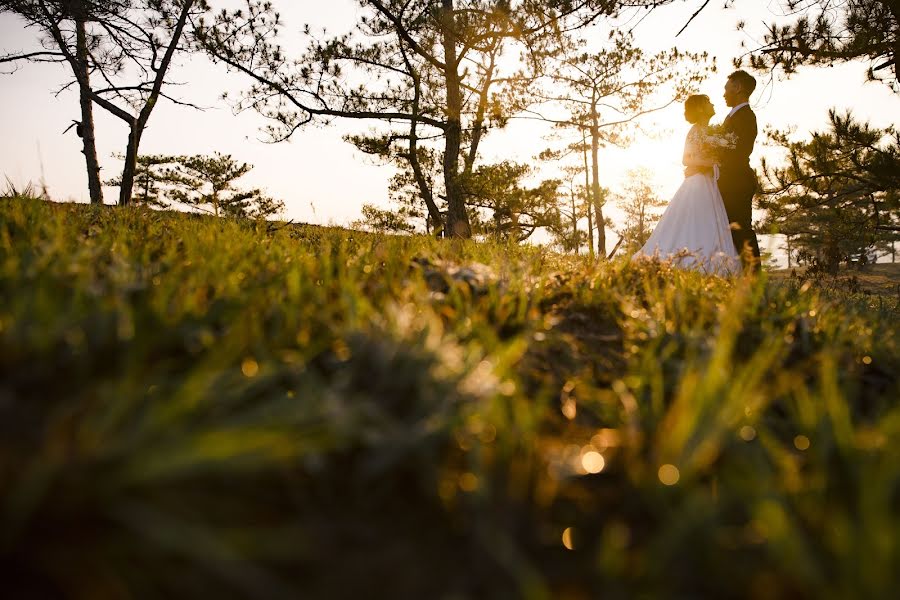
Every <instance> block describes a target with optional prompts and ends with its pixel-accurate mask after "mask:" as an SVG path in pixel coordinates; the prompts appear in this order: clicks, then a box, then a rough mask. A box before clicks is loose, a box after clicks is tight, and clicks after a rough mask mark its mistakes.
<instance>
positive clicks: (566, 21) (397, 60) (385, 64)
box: [0, 0, 900, 264]
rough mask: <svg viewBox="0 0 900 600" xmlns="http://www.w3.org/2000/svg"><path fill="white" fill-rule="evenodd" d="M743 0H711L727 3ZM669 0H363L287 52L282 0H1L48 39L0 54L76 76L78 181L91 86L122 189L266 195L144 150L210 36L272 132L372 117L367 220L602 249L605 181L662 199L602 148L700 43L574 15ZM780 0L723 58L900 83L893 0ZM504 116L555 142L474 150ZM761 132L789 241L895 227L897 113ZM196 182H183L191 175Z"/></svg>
mask: <svg viewBox="0 0 900 600" xmlns="http://www.w3.org/2000/svg"><path fill="white" fill-rule="evenodd" d="M742 1H743V0H730V1H729V2H727V3H726V4H728V5H733V6H736V7H739V6H740V4H741V2H742ZM673 2H674V0H628V1H625V0H578V1H572V0H545V1H541V2H538V1H536V0H357V4H358V8H359V11H358V15H359V16H358V19H357V22H356V23H355V24H354V27H353V28H352V30H351V31H350V32H349V33H346V34H342V35H333V34H329V33H328V32H313V31H312V30H311V29H310V28H309V27H306V28H304V30H303V35H304V42H305V43H304V45H303V47H302V49H301V50H300V51H299V52H298V53H292V52H289V51H287V50H286V49H285V48H284V47H283V46H282V29H283V24H282V22H281V18H280V15H279V13H278V11H277V5H278V3H277V2H273V1H269V0H244V2H243V3H242V6H240V7H239V8H235V9H224V10H218V11H217V12H214V11H213V10H212V8H211V6H210V4H209V3H208V2H207V1H206V0H105V1H102V2H101V1H99V0H0V12H3V13H8V14H14V15H17V16H18V17H19V18H20V19H22V20H23V23H24V25H25V26H26V27H28V28H31V29H33V30H34V31H35V33H36V37H37V39H38V40H39V41H40V43H41V45H42V49H40V50H36V51H22V52H18V53H16V52H13V53H9V54H6V55H3V56H0V64H4V65H12V66H13V67H14V68H17V67H18V65H19V64H20V63H23V62H32V63H41V62H57V63H62V64H65V65H67V67H68V71H69V73H70V77H69V80H68V82H67V83H65V84H64V88H67V87H73V88H75V89H77V90H78V92H79V94H78V98H79V118H78V119H77V120H76V122H75V124H74V125H75V129H76V132H77V133H78V135H79V136H80V137H81V140H82V152H83V154H84V157H85V165H86V170H87V176H88V186H89V189H90V196H91V200H92V202H102V201H103V192H102V188H103V182H102V181H101V179H100V170H99V161H98V157H97V151H96V135H95V131H94V126H93V110H94V107H99V108H100V109H101V110H105V111H107V112H109V113H110V114H112V115H114V116H116V117H117V118H118V119H119V120H120V121H122V122H123V123H124V124H125V125H126V126H127V142H126V143H125V145H124V151H123V152H122V154H121V157H122V160H123V162H124V166H123V170H122V173H121V175H120V176H119V177H117V178H116V179H115V180H113V181H112V182H107V183H114V184H115V185H117V186H118V187H119V198H118V203H119V204H120V205H128V204H131V203H133V202H141V203H147V204H153V203H154V202H156V199H157V197H156V196H155V195H154V193H156V192H153V190H152V189H151V188H152V187H153V186H160V187H159V190H161V191H159V193H160V194H164V196H165V202H167V203H175V204H179V205H180V204H186V205H190V206H193V207H195V208H198V209H202V210H209V211H210V212H212V213H214V214H230V212H229V211H232V209H234V210H238V208H235V207H243V208H240V209H239V210H238V211H239V212H249V213H253V212H254V211H257V212H260V213H268V214H271V211H270V210H269V209H268V208H259V207H265V206H270V207H271V206H275V205H277V204H278V203H277V202H275V201H271V203H274V204H271V203H270V200H269V199H267V198H265V195H264V194H262V193H261V192H259V191H254V192H253V193H251V192H235V191H232V190H226V189H225V188H222V189H217V187H216V186H217V185H220V183H221V180H217V179H216V177H225V178H226V179H227V178H228V177H232V181H233V179H236V178H237V177H239V176H240V175H241V174H243V173H241V170H242V168H243V167H242V165H241V164H240V163H238V162H237V161H234V159H231V157H221V156H219V157H160V156H143V155H141V153H140V143H141V139H142V136H143V132H144V131H145V129H146V127H147V124H148V122H149V120H150V118H151V115H152V113H153V111H154V108H155V107H156V106H157V105H158V104H159V102H160V101H162V100H168V101H171V102H176V103H180V104H184V105H187V106H193V105H192V104H191V103H190V102H189V101H188V100H185V99H182V98H178V97H175V96H174V95H172V94H171V91H170V90H171V88H172V81H171V70H172V69H171V66H172V64H173V62H175V61H176V59H177V57H178V56H189V55H204V56H206V57H208V58H209V59H210V60H212V61H213V62H215V63H220V64H224V65H225V66H227V68H228V69H229V70H231V71H233V72H235V73H237V74H239V75H240V76H241V77H242V78H243V79H244V80H245V81H246V82H247V86H246V87H245V88H244V89H243V91H242V92H241V93H240V94H238V95H237V96H236V97H234V98H230V101H231V102H232V106H233V108H234V109H236V110H238V111H240V110H254V111H256V112H258V113H259V114H260V115H262V116H263V117H264V118H265V119H266V120H267V121H268V125H267V126H266V128H265V130H266V132H267V134H268V135H269V137H270V138H271V140H272V141H274V142H277V141H282V140H287V139H289V138H291V137H292V136H293V135H294V134H295V133H297V132H298V131H301V130H303V129H304V128H305V127H308V126H313V125H321V124H328V123H331V122H333V121H336V120H344V121H356V122H359V123H360V124H361V125H365V126H366V127H367V129H365V130H364V132H363V133H356V134H353V135H349V136H347V138H346V140H347V141H348V142H349V143H351V144H353V145H354V146H355V147H356V148H357V149H359V150H360V151H361V152H363V153H365V154H366V155H368V156H370V157H372V158H374V159H376V160H378V161H381V162H383V163H384V164H389V165H392V166H393V167H395V169H396V175H395V176H394V178H393V179H392V181H391V183H390V195H391V203H392V206H391V207H390V208H379V207H375V206H373V205H366V206H364V207H363V214H364V221H365V222H366V224H367V225H368V226H370V227H378V228H383V229H385V230H392V231H402V232H416V231H419V232H427V233H430V234H432V235H439V236H453V237H463V238H466V237H472V236H479V235H492V236H499V237H503V238H507V239H510V240H516V241H521V240H525V239H528V238H529V237H530V236H531V235H533V233H534V232H535V231H536V230H538V229H542V228H543V229H546V230H549V231H550V232H551V233H552V234H553V236H554V239H555V240H556V241H557V243H558V244H559V246H560V247H562V248H564V249H566V250H567V251H573V252H579V251H581V250H582V249H583V248H584V247H585V246H586V247H587V249H588V251H589V252H590V253H591V254H592V255H593V254H594V253H595V252H596V253H598V254H599V255H600V256H601V257H603V256H604V255H605V254H606V250H607V229H608V228H609V224H608V223H607V219H606V215H605V214H604V206H605V204H606V202H607V201H608V200H609V199H610V198H615V199H616V201H617V202H618V203H619V204H620V206H623V207H625V206H633V207H637V210H638V213H637V214H638V215H641V214H643V213H641V212H640V211H641V207H642V206H644V204H647V206H651V205H653V204H654V203H656V202H658V199H657V198H655V196H653V195H652V190H650V191H647V190H645V192H647V193H646V194H644V197H642V198H638V195H639V194H638V192H637V191H636V189H637V188H635V187H634V186H631V187H629V188H628V189H625V190H624V191H623V192H621V193H618V194H614V193H612V192H610V190H609V188H608V186H605V185H604V183H605V182H604V180H603V177H604V169H603V165H602V160H601V157H600V150H601V149H602V148H603V147H605V146H609V145H625V144H627V143H629V141H630V139H631V137H632V135H633V132H634V131H635V130H636V127H637V124H636V120H637V119H640V118H641V117H642V116H644V115H646V114H648V113H651V112H654V111H656V110H660V109H662V108H664V107H666V106H668V105H670V104H671V103H672V102H677V101H679V100H681V99H683V98H684V97H685V96H686V95H687V94H689V93H691V92H692V91H694V90H695V89H696V88H697V87H698V85H699V83H700V82H701V81H703V79H704V78H705V77H706V76H708V75H709V74H710V73H712V72H714V71H715V64H714V63H713V62H712V61H711V60H710V58H709V57H708V56H705V55H696V54H688V53H683V52H679V51H678V50H675V49H673V50H670V51H665V52H660V53H657V54H655V55H652V56H651V55H645V54H644V53H643V52H642V51H641V50H640V48H638V47H637V45H636V43H635V40H634V38H633V37H632V35H631V34H630V33H626V32H625V31H622V30H619V31H616V30H613V31H612V33H611V35H610V37H609V39H608V40H606V41H605V42H604V43H603V44H602V46H601V47H600V48H599V49H588V45H587V44H586V42H585V37H586V36H585V32H586V31H587V29H586V28H587V27H589V26H591V25H593V24H596V23H598V22H600V21H602V20H604V19H607V18H610V17H617V16H621V14H622V13H623V11H651V10H656V9H659V8H660V7H662V6H664V5H667V4H672V3H673ZM694 4H695V6H696V10H695V11H694V12H693V16H692V17H691V19H690V20H689V21H688V22H687V23H685V24H684V27H683V28H682V30H684V29H685V28H687V27H689V26H690V23H691V21H693V19H694V18H695V17H696V16H697V15H698V14H700V12H702V11H703V10H711V9H710V8H708V7H709V6H710V2H709V1H708V0H706V1H704V0H696V1H695V2H694ZM783 4H784V8H785V9H786V11H785V14H786V17H785V19H786V21H782V22H780V23H778V24H772V25H769V26H767V28H766V30H765V32H763V35H762V38H761V41H760V43H759V44H758V45H757V46H756V47H753V48H749V49H748V50H747V53H746V54H745V55H744V56H741V57H738V58H737V59H736V64H742V65H747V66H749V67H750V68H752V69H755V70H757V71H759V72H772V73H775V72H781V73H784V74H785V76H788V77H789V76H791V75H792V74H793V73H794V72H795V71H796V70H798V69H799V68H801V67H802V66H816V65H828V64H834V63H835V62H841V61H849V60H856V59H866V60H868V61H869V62H870V66H869V69H868V76H869V78H870V79H873V80H880V81H882V82H884V83H886V84H888V85H889V86H891V87H892V89H893V90H894V91H895V92H898V93H900V87H898V73H900V68H898V67H900V65H898V60H900V52H898V50H900V46H898V32H900V5H898V3H897V2H896V0H842V1H841V2H837V1H836V0H784V2H783ZM738 26H739V27H745V24H744V23H739V24H738ZM675 27H677V25H676V26H675ZM673 29H674V27H673ZM679 33H680V32H679ZM512 119H538V120H542V121H545V122H548V123H552V124H553V125H555V134H554V139H553V140H552V141H551V142H550V146H551V147H549V148H547V149H546V150H545V151H544V152H542V153H540V155H539V156H537V157H536V160H535V163H534V164H528V165H524V164H518V163H514V162H511V161H509V160H502V159H501V160H499V161H498V162H495V163H492V164H491V163H485V162H484V161H483V159H482V155H483V142H484V140H485V138H486V137H487V136H489V135H490V134H491V132H493V131H495V130H497V129H500V128H503V127H505V126H506V125H508V124H509V123H510V122H511V120H512ZM771 139H772V141H773V142H774V143H776V144H778V145H779V146H781V147H782V148H784V149H785V152H786V154H787V156H788V161H787V163H786V164H784V165H765V172H766V182H767V185H766V190H765V194H764V195H762V196H761V197H760V200H759V205H760V207H762V208H765V209H766V213H767V216H766V219H765V225H766V226H768V227H771V228H774V229H777V230H778V231H780V232H782V233H784V234H785V235H786V236H787V237H788V240H789V243H790V244H791V245H792V251H791V252H792V254H794V255H796V256H797V257H798V258H802V259H803V260H817V261H824V262H827V263H829V264H834V263H835V262H836V261H837V262H841V261H847V260H857V259H858V257H860V256H864V255H865V253H866V252H868V251H874V250H878V249H882V250H883V249H884V248H885V247H886V244H889V243H892V242H893V239H894V238H893V236H895V234H896V224H897V208H896V189H897V186H896V181H895V179H893V178H892V175H890V169H892V168H895V162H892V161H895V159H896V148H897V143H896V132H894V131H893V130H892V129H887V130H882V129H876V128H871V127H869V126H868V125H866V124H862V123H858V122H856V121H855V120H854V119H853V118H852V117H851V116H850V115H846V116H838V112H837V111H835V112H834V113H833V114H832V117H831V131H829V132H825V133H815V134H813V138H812V140H810V141H796V140H793V139H791V138H790V137H789V136H788V135H787V134H785V133H781V132H775V133H773V135H772V137H771ZM158 161H169V162H158ZM228 161H231V162H230V163H228ZM542 166H544V167H549V168H552V169H553V170H554V174H553V176H552V177H550V178H542V174H543V172H544V169H542V168H540V167H542ZM885 169H887V171H885ZM885 172H887V175H885ZM217 181H218V182H219V183H217ZM200 182H203V183H200ZM151 183H152V185H151ZM190 185H195V186H196V189H195V190H194V193H189V192H188V191H187V190H188V187H189V186H190ZM204 186H205V189H206V190H207V191H205V192H201V191H200V189H201V188H204ZM179 189H181V190H182V192H178V191H177V190H179ZM162 190H164V191H162ZM179 193H180V194H181V195H179ZM245 193H247V194H251V195H250V196H246V197H242V194H245ZM254 194H255V195H254ZM624 198H630V200H624ZM223 199H224V200H223ZM252 207H257V208H252ZM273 210H274V209H273ZM626 212H627V210H626ZM651 212H652V211H651ZM585 221H586V223H587V228H586V230H585V231H582V230H581V227H582V225H581V224H582V223H584V222H585ZM646 222H647V221H646V220H645V219H642V218H638V220H637V225H636V226H635V225H634V224H632V225H626V226H625V227H621V228H618V233H619V235H620V238H621V239H622V244H624V245H625V247H626V248H630V247H631V246H633V245H634V244H636V243H638V242H639V240H640V238H641V236H642V235H643V233H642V232H643V230H644V224H645V223H646ZM850 224H852V227H851V225H850ZM841 227H844V228H847V231H844V230H841V229H840V228H841ZM851 229H852V231H851ZM812 257H814V258H812ZM854 257H857V258H854Z"/></svg>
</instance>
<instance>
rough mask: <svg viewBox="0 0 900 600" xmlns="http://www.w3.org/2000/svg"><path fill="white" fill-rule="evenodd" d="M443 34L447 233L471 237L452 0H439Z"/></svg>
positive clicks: (460, 91) (459, 236) (453, 235)
mask: <svg viewBox="0 0 900 600" xmlns="http://www.w3.org/2000/svg"><path fill="white" fill-rule="evenodd" d="M441 4H442V11H441V13H442V14H441V20H442V29H443V31H442V34H443V46H444V82H445V84H446V88H447V129H446V131H445V132H444V134H445V145H444V186H445V187H446V188H447V235H449V236H450V237H455V238H470V237H472V229H471V227H470V225H469V216H468V214H467V213H466V198H465V194H464V190H463V186H462V178H461V177H460V173H459V152H460V148H461V147H462V89H461V87H462V85H461V82H460V77H459V71H458V69H459V65H458V64H457V56H456V24H455V20H454V15H453V10H454V9H453V0H442V2H441Z"/></svg>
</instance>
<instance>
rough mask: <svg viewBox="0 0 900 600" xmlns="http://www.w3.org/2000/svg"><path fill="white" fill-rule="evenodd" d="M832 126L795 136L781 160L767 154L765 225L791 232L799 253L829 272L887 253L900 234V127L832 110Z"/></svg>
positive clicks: (780, 140)
mask: <svg viewBox="0 0 900 600" xmlns="http://www.w3.org/2000/svg"><path fill="white" fill-rule="evenodd" d="M829 120H830V123H829V130H828V131H824V132H814V133H813V134H812V136H811V138H810V139H808V140H803V141H792V140H791V139H790V135H789V134H788V133H785V132H780V131H775V132H773V133H772V134H770V137H771V140H772V141H773V142H774V143H776V144H778V145H780V146H781V147H782V148H784V149H785V151H786V152H787V159H786V161H785V164H784V165H782V166H774V167H773V166H770V165H769V164H768V163H767V162H766V161H763V168H764V170H765V174H766V180H767V184H768V186H767V189H766V190H764V192H765V193H764V194H762V195H761V196H760V200H759V207H760V208H762V209H764V210H765V211H766V214H767V216H766V219H765V221H764V222H763V227H764V228H767V229H769V230H772V231H777V232H779V233H783V234H785V235H787V236H789V239H790V240H791V245H792V246H793V248H794V249H796V251H797V252H798V258H799V259H800V260H801V261H803V262H806V263H808V264H814V265H817V266H820V267H822V268H823V269H825V270H828V271H835V270H836V269H837V268H838V266H839V265H840V264H841V263H845V262H851V261H853V262H857V261H861V262H865V261H867V260H868V258H867V257H868V255H869V254H870V253H872V252H875V251H882V252H887V251H889V249H890V245H891V243H892V242H893V241H894V240H896V239H898V233H900V132H898V131H897V130H895V129H894V128H893V127H888V128H887V129H878V128H873V127H871V126H870V125H869V124H868V123H860V122H858V121H857V120H855V119H854V118H853V116H852V114H851V113H849V112H848V113H845V114H843V115H840V114H838V113H837V112H836V111H834V110H832V111H831V112H830V113H829Z"/></svg>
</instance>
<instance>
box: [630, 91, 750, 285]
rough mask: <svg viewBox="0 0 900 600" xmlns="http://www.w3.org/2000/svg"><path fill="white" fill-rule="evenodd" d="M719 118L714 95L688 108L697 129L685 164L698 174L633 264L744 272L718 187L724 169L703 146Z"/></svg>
mask: <svg viewBox="0 0 900 600" xmlns="http://www.w3.org/2000/svg"><path fill="white" fill-rule="evenodd" d="M715 113H716V111H715V108H713V105H712V102H710V101H709V96H705V95H694V96H691V97H689V98H688V99H687V101H686V102H685V103H684V117H685V119H687V121H688V123H691V124H693V127H691V130H690V131H689V132H688V134H687V139H686V140H685V143H684V158H683V160H682V162H683V163H684V165H685V166H686V167H688V168H689V169H691V170H693V171H695V174H693V175H691V176H689V177H686V178H685V180H684V183H682V184H681V187H680V188H678V191H677V192H675V196H673V197H672V200H671V201H670V202H669V206H668V207H667V208H666V211H665V212H664V213H663V215H662V217H661V218H660V220H659V223H658V224H657V225H656V228H655V229H654V230H653V233H652V234H651V235H650V238H649V239H648V240H647V243H646V244H644V247H643V248H641V249H640V250H638V251H637V252H636V253H635V254H634V256H633V257H632V260H634V259H639V258H641V257H650V256H652V257H656V258H662V259H667V260H672V261H673V262H674V263H675V264H676V265H678V266H680V267H684V268H689V269H696V270H700V271H704V272H707V273H715V274H718V275H731V274H737V273H739V272H740V269H741V266H740V265H741V263H740V258H739V256H738V253H737V252H736V251H735V248H734V242H733V241H732V237H731V229H730V228H729V224H728V216H727V214H726V212H725V205H724V203H723V202H722V195H721V194H720V193H719V188H718V186H717V185H716V173H717V171H718V169H717V167H716V165H715V161H714V159H712V158H711V157H710V156H709V154H710V153H709V151H708V149H705V148H704V144H703V141H704V137H705V134H706V132H707V130H708V127H709V120H710V119H711V118H712V117H713V115H714V114H715ZM698 170H699V172H696V171H698Z"/></svg>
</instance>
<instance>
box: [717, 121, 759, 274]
mask: <svg viewBox="0 0 900 600" xmlns="http://www.w3.org/2000/svg"><path fill="white" fill-rule="evenodd" d="M722 127H723V128H724V130H725V131H727V132H732V133H734V134H735V135H736V136H737V147H736V148H735V149H734V150H726V151H725V152H724V153H723V154H722V156H721V164H720V165H719V182H718V183H719V192H720V193H721V194H722V200H723V201H724V203H725V212H726V213H728V220H729V221H730V222H731V223H732V231H731V236H732V238H733V239H734V247H735V248H736V249H737V251H738V252H740V253H741V254H742V255H743V249H744V245H745V244H749V245H750V250H751V251H752V252H753V256H755V257H756V258H759V242H758V241H757V239H756V232H754V231H753V214H752V213H753V196H754V194H755V193H756V185H757V182H756V173H754V172H753V169H752V168H750V155H751V154H752V153H753V144H754V143H755V142H756V134H757V127H756V115H755V114H754V113H753V110H752V109H751V108H750V107H749V106H744V107H742V108H741V109H740V110H738V111H737V112H736V113H734V114H733V115H731V117H729V118H727V119H725V122H724V123H722ZM735 223H736V224H737V226H738V227H739V228H735V226H734V224H735Z"/></svg>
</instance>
